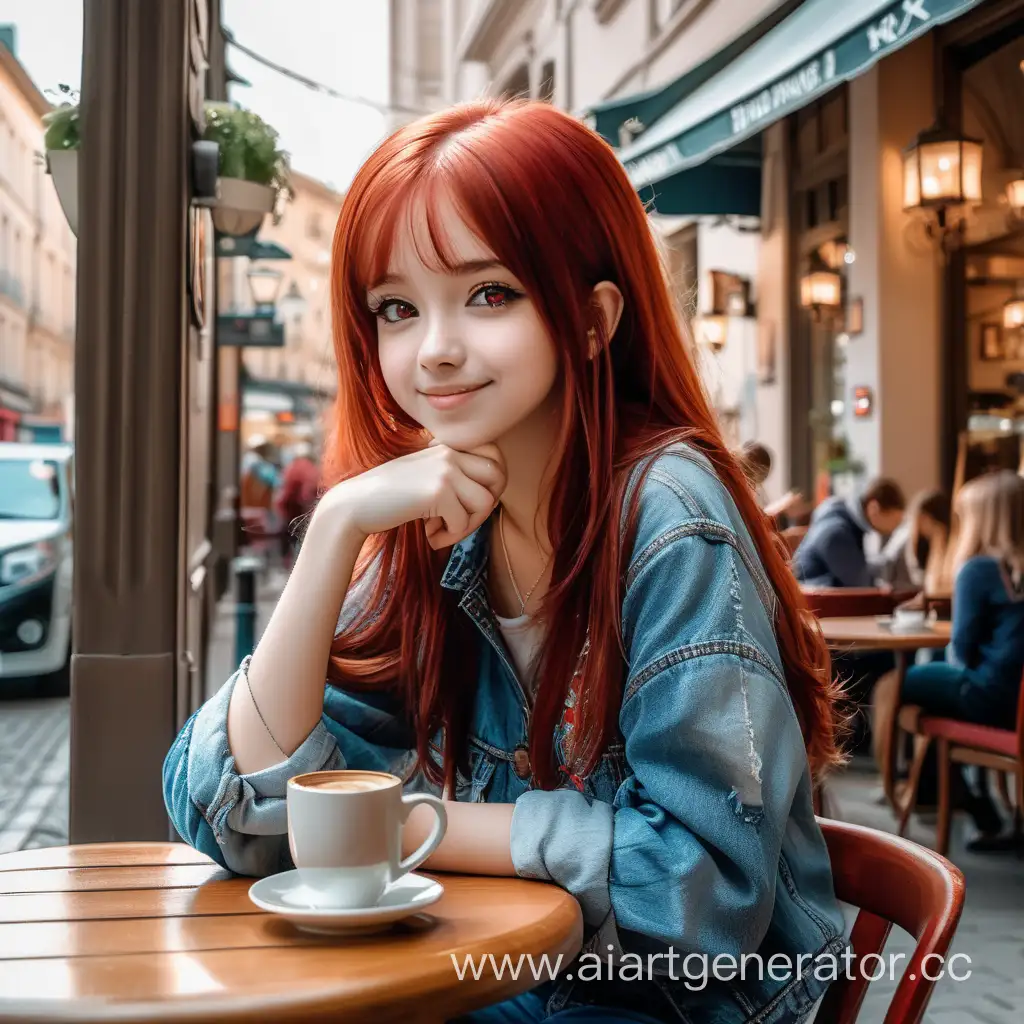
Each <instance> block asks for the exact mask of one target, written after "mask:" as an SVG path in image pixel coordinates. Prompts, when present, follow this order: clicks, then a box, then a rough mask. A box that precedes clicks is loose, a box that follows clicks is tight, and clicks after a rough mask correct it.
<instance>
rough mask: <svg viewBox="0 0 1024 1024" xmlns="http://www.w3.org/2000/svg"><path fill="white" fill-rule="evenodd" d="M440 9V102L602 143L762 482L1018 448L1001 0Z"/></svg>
mask: <svg viewBox="0 0 1024 1024" xmlns="http://www.w3.org/2000/svg"><path fill="white" fill-rule="evenodd" d="M441 26H442V30H441V39H440V43H439V47H438V48H439V52H440V54H441V56H442V58H443V60H444V61H445V70H444V72H443V75H442V85H443V91H442V97H441V99H442V102H444V103H450V102H457V101H460V100H466V99H470V98H473V97H475V96H479V95H485V94H486V95H507V96H513V95H520V96H529V97H532V98H537V99H542V100H547V101H550V102H553V103H555V104H556V105H558V106H560V107H562V108H563V109H566V110H567V111H570V112H572V113H574V114H576V115H577V116H580V117H583V118H586V119H588V121H589V123H591V124H592V125H593V126H594V127H595V128H596V130H598V131H599V132H600V133H601V134H602V135H603V136H604V137H605V138H606V139H607V140H608V142H609V143H610V144H611V145H612V146H614V147H615V148H616V149H617V151H618V152H619V155H620V158H621V159H622V161H623V163H624V165H625V166H626V169H627V171H628V173H629V174H630V177H631V179H632V181H633V183H634V185H635V186H636V187H637V189H638V192H639V193H640V195H641V198H643V199H644V200H645V201H650V202H651V204H652V211H653V212H652V219H653V220H654V221H655V223H656V224H657V225H658V227H659V229H660V230H661V232H662V234H663V235H664V237H665V240H666V242H667V243H668V246H669V249H670V253H671V261H672V267H673V273H674V277H675V280H676V286H677V288H678V289H679V292H680V297H681V298H682V299H683V300H684V303H683V304H684V307H685V308H688V311H689V312H688V316H687V318H688V320H689V321H690V328H691V331H692V333H693V335H694V336H695V337H696V339H697V340H698V341H703V342H705V344H704V345H702V346H699V351H700V354H701V362H702V366H701V372H702V374H703V375H704V377H705V380H706V382H707V384H708V388H709V391H710V393H711V395H712V397H713V400H714V402H715V405H716V407H717V408H718V411H719V415H720V418H721V422H722V425H723V430H724V432H725V434H726V437H727V439H728V440H729V441H730V442H732V443H739V442H742V441H743V440H746V439H748V438H755V437H756V438H758V439H760V440H762V441H764V442H765V443H767V444H768V446H769V447H770V448H771V449H772V450H773V453H774V455H775V464H776V471H775V472H774V473H773V475H772V477H771V478H770V480H769V482H768V486H767V490H768V493H769V495H770V496H772V497H774V496H775V495H777V494H779V493H780V492H782V491H783V490H785V489H786V488H788V487H790V486H796V487H798V488H799V489H801V490H803V491H804V492H805V493H806V494H807V495H808V496H811V497H817V498H820V497H822V496H823V495H825V494H828V493H830V492H831V493H836V492H843V491H849V490H852V489H855V488H857V487H859V486H861V485H863V483H864V482H865V481H866V479H867V478H868V477H871V476H875V475H878V474H885V475H890V476H893V477H895V478H896V479H897V480H899V481H900V482H901V484H903V486H904V488H905V489H906V490H907V491H908V492H911V493H912V492H915V491H920V490H923V489H926V488H932V487H938V486H941V487H944V488H945V489H947V490H953V489H955V488H956V487H957V486H958V485H959V483H960V482H961V481H962V480H963V479H964V477H965V475H971V473H972V472H974V471H976V469H977V466H978V465H980V464H981V463H982V462H984V461H985V460H986V459H987V460H988V461H989V462H990V463H991V461H992V460H997V461H1000V462H1001V463H1005V464H1007V465H1010V464H1012V463H1013V462H1014V458H1015V457H1019V456H1015V454H1014V453H1018V452H1019V450H1020V445H1021V441H1020V438H1021V437H1022V436H1024V404H1022V401H1021V392H1022V388H1021V381H1022V379H1024V378H1022V376H1021V374H1022V373H1024V344H1022V342H1021V335H1022V329H1021V327H1020V324H1019V323H1015V321H1014V316H1019V317H1020V319H1021V321H1022V322H1024V264H1022V263H1021V262H1020V257H1021V256H1022V255H1024V240H1022V236H1021V225H1022V219H1021V216H1022V213H1024V140H1022V139H1019V138H1018V136H1019V134H1020V129H1019V126H1018V123H1017V122H1018V121H1019V118H1015V116H1014V114H1013V112H1014V111H1015V110H1019V109H1020V105H1021V101H1022V100H1024V74H1022V68H1024V65H1022V63H1021V61H1022V60H1024V46H1022V43H1021V37H1022V34H1024V4H1022V3H1021V2H1020V0H917V2H905V0H863V2H862V3H858V4H843V5H840V4H835V3H834V2H833V0H750V2H747V3H743V4H737V3H734V2H730V0H523V2H513V0H444V3H443V5H442V9H441ZM406 99H407V100H409V101H410V102H411V101H415V100H416V99H418V97H415V96H412V95H410V94H408V93H407V94H406ZM932 129H936V130H937V132H938V134H937V135H934V134H933V135H929V134H928V133H929V131H930V130H932ZM922 133H923V134H922ZM935 139H938V140H939V141H940V143H941V145H943V146H946V150H943V152H942V154H940V155H939V156H937V157H935V159H936V160H937V161H938V162H937V163H936V164H935V166H936V167H938V171H935V170H934V168H933V171H932V172H929V175H923V172H922V171H921V167H922V166H923V164H922V163H921V161H920V160H918V162H917V164H916V165H915V166H916V167H917V171H916V174H917V179H916V180H917V184H916V186H915V187H916V188H917V189H918V193H919V194H918V197H917V199H916V200H915V199H914V198H913V196H911V195H910V193H908V189H911V186H912V182H911V180H910V179H911V178H912V177H913V175H912V174H911V170H910V165H911V163H913V160H914V159H917V158H914V157H912V154H913V153H917V154H918V156H920V154H921V153H925V152H926V151H928V145H930V144H931V142H929V140H932V141H934V140H935ZM915 140H917V141H923V143H924V144H925V145H924V148H918V149H914V148H913V146H912V144H914V143H915ZM950 145H952V147H953V148H952V149H949V146H950ZM975 151H977V152H980V153H981V156H982V159H981V170H980V173H976V171H975V170H973V168H974V164H973V163H972V160H973V156H972V154H973V153H974V152H975ZM934 152H936V153H937V152H938V151H937V150H935V151H934ZM908 153H910V154H911V156H908V155H907V154H908ZM926 162H927V161H926ZM951 168H952V171H951ZM955 172H963V173H962V174H959V176H958V179H957V180H958V187H959V186H961V185H962V186H963V188H962V189H961V192H962V194H959V195H946V194H945V193H944V192H943V189H945V188H946V186H947V185H948V184H949V182H947V180H946V179H947V178H951V175H954V173H955ZM965 174H967V175H969V174H974V175H975V177H976V178H977V181H974V180H972V181H971V182H969V183H967V178H966V177H964V175H965ZM961 179H962V180H961ZM965 183H966V184H965ZM1017 183H1019V184H1017ZM967 184H969V185H970V187H969V188H968V187H967ZM935 189H938V190H939V192H938V193H935V194H932V193H933V192H934V190H935ZM922 190H924V191H923V192H922ZM929 190H932V191H929ZM924 193H928V194H927V195H925V194H924ZM939 193H942V194H939ZM1017 299H1020V303H1019V304H1018V305H1017V306H1016V307H1015V306H1014V302H1015V301H1016V300H1017Z"/></svg>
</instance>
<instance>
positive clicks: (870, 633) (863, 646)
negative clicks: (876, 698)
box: [818, 615, 950, 662]
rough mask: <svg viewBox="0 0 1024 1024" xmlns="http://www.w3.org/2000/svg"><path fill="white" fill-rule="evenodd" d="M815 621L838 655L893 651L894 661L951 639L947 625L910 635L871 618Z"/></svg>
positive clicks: (939, 623)
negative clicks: (886, 626) (846, 652)
mask: <svg viewBox="0 0 1024 1024" xmlns="http://www.w3.org/2000/svg"><path fill="white" fill-rule="evenodd" d="M818 621H819V622H820V623H821V630H822V632H823V633H824V634H825V640H826V641H827V642H828V645H829V647H830V648H831V649H832V650H833V651H834V652H836V653H837V654H838V653H840V652H844V651H895V652H896V654H897V659H896V660H897V662H900V661H903V660H905V658H906V653H907V651H917V650H920V649H921V648H924V647H927V648H937V647H945V646H946V644H948V643H949V636H950V623H948V622H933V623H931V624H930V625H929V626H928V627H927V628H924V629H919V630H915V631H914V632H913V633H910V632H905V631H900V632H894V631H893V630H891V629H886V628H885V626H882V625H879V623H878V620H877V619H876V618H875V616H873V615H862V616H856V617H854V618H847V619H819V620H818Z"/></svg>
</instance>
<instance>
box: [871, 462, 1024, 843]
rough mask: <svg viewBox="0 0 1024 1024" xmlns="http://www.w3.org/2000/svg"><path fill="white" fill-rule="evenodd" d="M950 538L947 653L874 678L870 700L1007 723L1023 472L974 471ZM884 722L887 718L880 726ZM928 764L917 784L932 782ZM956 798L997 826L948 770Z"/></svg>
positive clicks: (1017, 632)
mask: <svg viewBox="0 0 1024 1024" xmlns="http://www.w3.org/2000/svg"><path fill="white" fill-rule="evenodd" d="M955 512H956V519H957V533H956V537H955V539H954V540H953V542H952V559H951V561H952V570H953V574H954V584H953V632H952V639H951V642H950V644H949V646H948V648H947V650H946V660H945V661H944V662H941V661H937V662H933V663H930V664H923V665H914V666H913V667H911V668H910V669H909V670H908V671H907V674H906V676H905V677H904V679H903V684H902V686H901V687H900V689H899V693H898V695H896V693H895V691H896V685H897V682H898V680H897V679H896V677H895V674H893V676H891V677H886V678H884V679H882V680H880V681H879V684H878V690H877V693H876V698H875V699H876V702H877V704H876V707H878V708H881V709H883V712H882V713H883V714H884V716H885V722H887V723H888V722H891V716H892V715H893V714H895V712H896V709H897V707H898V706H900V705H904V704H909V705H916V706H918V707H920V708H922V709H923V710H924V711H925V712H926V713H929V714H934V715H942V716H943V717H947V718H958V719H960V720H961V721H964V722H975V723H977V724H979V725H991V726H996V727H1000V728H1006V729H1012V728H1014V726H1015V725H1016V718H1017V699H1018V695H1019V693H1020V685H1021V673H1022V672H1024V478H1022V477H1020V476H1018V475H1017V474H1015V473H1012V472H1010V471H1009V470H1002V471H1000V472H997V473H991V474H987V475H985V476H981V477H977V478H976V479H974V480H971V481H970V482H969V483H967V484H965V485H964V486H963V487H962V488H961V490H960V493H959V494H958V495H957V499H956V506H955ZM886 727H887V726H886ZM933 776H934V766H932V765H929V766H928V770H927V772H926V774H925V775H924V776H923V779H922V785H921V788H922V789H924V790H925V791H929V792H930V791H931V790H932V788H933ZM953 784H954V795H955V796H956V798H957V800H958V805H959V806H960V807H962V808H963V809H965V810H967V811H968V812H969V813H970V814H971V815H972V817H973V818H974V822H975V825H976V827H977V828H978V830H979V831H980V832H982V833H983V834H991V833H996V832H998V831H999V830H1000V828H1001V826H1002V821H1001V819H1000V816H999V813H998V811H996V809H995V806H994V805H993V804H992V802H991V801H990V800H989V799H988V798H987V795H986V794H985V793H976V792H972V791H971V790H970V789H969V787H968V786H967V784H966V782H965V780H964V778H963V776H962V774H961V773H960V772H959V771H957V772H956V773H955V774H954V777H953Z"/></svg>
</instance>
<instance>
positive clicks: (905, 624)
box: [892, 608, 928, 633]
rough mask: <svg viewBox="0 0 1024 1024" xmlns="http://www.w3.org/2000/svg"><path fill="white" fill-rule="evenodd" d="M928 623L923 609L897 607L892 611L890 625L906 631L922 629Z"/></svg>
mask: <svg viewBox="0 0 1024 1024" xmlns="http://www.w3.org/2000/svg"><path fill="white" fill-rule="evenodd" d="M927 624H928V619H927V615H926V614H925V612H924V611H923V610H919V609H916V608H897V609H896V610H895V612H893V617H892V625H893V629H895V630H897V631H903V630H905V631H906V632H908V633H913V632H916V631H917V630H921V629H924V628H925V627H926V626H927Z"/></svg>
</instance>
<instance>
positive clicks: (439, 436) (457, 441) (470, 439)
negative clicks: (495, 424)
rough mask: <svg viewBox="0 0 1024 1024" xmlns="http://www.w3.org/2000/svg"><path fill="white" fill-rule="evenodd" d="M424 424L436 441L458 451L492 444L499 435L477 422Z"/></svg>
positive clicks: (466, 450)
mask: <svg viewBox="0 0 1024 1024" xmlns="http://www.w3.org/2000/svg"><path fill="white" fill-rule="evenodd" d="M424 425H425V426H426V428H427V430H429V431H430V433H431V435H432V436H433V437H434V438H435V439H436V440H437V441H440V442H441V444H445V445H447V446H448V447H449V448H454V449H455V450H456V451H460V452H468V451H471V450H472V449H474V448H479V447H480V446H481V445H485V444H493V443H494V442H495V441H496V440H497V439H498V437H499V436H500V432H498V431H496V430H494V429H493V428H489V427H487V426H486V425H483V424H479V423H428V424H424Z"/></svg>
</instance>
